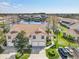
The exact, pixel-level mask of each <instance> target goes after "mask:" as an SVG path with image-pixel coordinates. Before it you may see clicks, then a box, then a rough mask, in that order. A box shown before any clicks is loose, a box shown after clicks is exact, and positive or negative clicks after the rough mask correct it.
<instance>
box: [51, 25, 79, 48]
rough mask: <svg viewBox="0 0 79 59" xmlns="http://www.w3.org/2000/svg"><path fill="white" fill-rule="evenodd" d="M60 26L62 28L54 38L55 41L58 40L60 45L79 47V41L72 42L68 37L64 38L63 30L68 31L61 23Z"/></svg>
mask: <svg viewBox="0 0 79 59" xmlns="http://www.w3.org/2000/svg"><path fill="white" fill-rule="evenodd" d="M59 28H60V29H61V30H62V31H60V34H58V35H56V34H55V35H56V38H54V39H52V40H53V41H54V42H55V41H56V40H57V44H58V45H59V47H68V46H72V47H75V48H77V47H79V46H78V44H77V43H75V42H70V41H68V40H67V39H64V38H63V37H62V36H63V32H66V30H67V28H65V27H63V26H61V25H59ZM52 34H54V33H53V31H52Z"/></svg>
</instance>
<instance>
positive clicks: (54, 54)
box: [46, 47, 59, 59]
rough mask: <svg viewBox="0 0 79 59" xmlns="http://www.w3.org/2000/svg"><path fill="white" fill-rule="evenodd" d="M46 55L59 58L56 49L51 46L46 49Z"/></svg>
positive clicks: (53, 58)
mask: <svg viewBox="0 0 79 59" xmlns="http://www.w3.org/2000/svg"><path fill="white" fill-rule="evenodd" d="M46 56H47V57H48V59H59V53H58V51H57V50H56V49H55V48H52V47H51V48H49V49H47V50H46Z"/></svg>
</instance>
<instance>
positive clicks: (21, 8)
mask: <svg viewBox="0 0 79 59" xmlns="http://www.w3.org/2000/svg"><path fill="white" fill-rule="evenodd" d="M0 13H79V0H0Z"/></svg>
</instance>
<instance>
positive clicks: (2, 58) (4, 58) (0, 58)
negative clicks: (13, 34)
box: [0, 47, 16, 59]
mask: <svg viewBox="0 0 79 59" xmlns="http://www.w3.org/2000/svg"><path fill="white" fill-rule="evenodd" d="M15 54H16V51H15V49H14V48H12V47H6V48H5V51H4V52H3V53H2V54H0V59H9V58H10V57H11V56H14V55H15ZM12 59H14V58H12Z"/></svg>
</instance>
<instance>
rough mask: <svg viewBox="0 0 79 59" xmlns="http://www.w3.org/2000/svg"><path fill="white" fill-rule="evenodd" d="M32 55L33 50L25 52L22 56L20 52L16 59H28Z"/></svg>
mask: <svg viewBox="0 0 79 59" xmlns="http://www.w3.org/2000/svg"><path fill="white" fill-rule="evenodd" d="M30 54H31V49H29V50H26V51H24V54H23V55H22V56H21V54H20V53H19V52H17V54H16V59H28V58H29V56H30Z"/></svg>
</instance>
